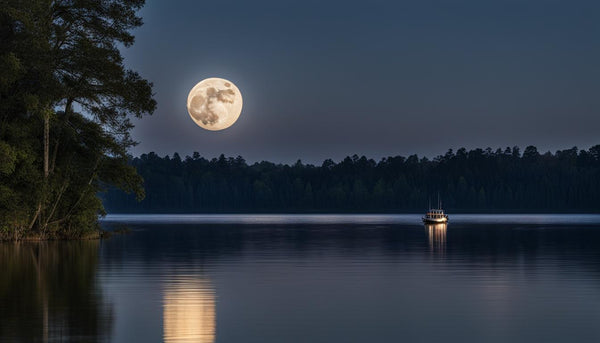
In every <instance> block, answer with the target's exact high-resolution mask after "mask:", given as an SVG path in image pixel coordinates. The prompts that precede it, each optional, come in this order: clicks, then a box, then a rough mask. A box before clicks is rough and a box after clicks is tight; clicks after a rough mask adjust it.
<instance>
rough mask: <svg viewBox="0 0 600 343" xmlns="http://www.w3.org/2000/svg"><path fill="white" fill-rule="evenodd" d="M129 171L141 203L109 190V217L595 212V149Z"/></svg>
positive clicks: (164, 161) (189, 162)
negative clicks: (139, 179) (430, 208)
mask: <svg viewBox="0 0 600 343" xmlns="http://www.w3.org/2000/svg"><path fill="white" fill-rule="evenodd" d="M131 164H132V166H134V167H135V168H137V170H138V171H139V173H140V174H141V175H142V176H143V177H144V179H145V189H146V194H147V196H146V199H144V201H142V202H141V203H137V202H135V201H133V199H132V197H131V196H127V195H125V194H123V193H121V192H119V191H116V190H111V191H109V192H108V194H106V196H105V206H106V207H107V209H108V210H109V211H110V212H117V213H119V212H120V213H127V212H138V213H139V212H142V213H154V212H191V213H195V212H256V211H259V212H271V211H272V212H402V211H419V212H420V211H423V210H424V209H425V208H426V207H427V205H428V200H429V199H431V200H432V203H433V204H434V203H435V202H436V201H437V194H438V193H439V194H440V195H441V197H442V199H443V204H444V207H445V208H447V209H450V210H453V211H486V212H487V211H492V212H493V211H551V212H552V211H561V212H562V211H598V209H600V145H596V146H594V147H592V148H590V149H589V150H587V151H586V150H578V149H577V148H572V149H567V150H562V151H557V152H555V153H554V154H552V153H545V154H543V155H542V154H539V153H538V151H537V149H536V148H535V147H533V146H530V147H527V148H526V149H525V150H524V152H523V154H521V152H520V150H519V148H518V147H514V148H506V149H505V150H502V149H498V150H496V151H493V150H492V149H490V148H488V149H485V150H482V149H474V150H471V151H467V150H466V149H464V148H463V149H459V150H458V151H456V152H454V151H452V150H449V151H448V152H447V153H446V154H444V155H442V156H438V157H436V158H434V159H433V160H429V159H427V158H419V157H418V156H417V155H411V156H409V157H402V156H396V157H387V158H384V159H382V160H381V161H379V162H376V161H374V160H372V159H367V158H366V157H364V156H363V157H359V156H356V155H354V156H352V157H346V158H345V159H344V160H342V161H341V162H339V163H335V162H333V161H332V160H329V159H328V160H325V161H324V162H323V163H322V164H321V166H314V165H310V164H303V163H302V162H300V161H298V162H297V163H295V164H293V165H283V164H274V163H270V162H260V163H254V164H252V165H248V164H247V163H246V162H245V161H244V159H243V158H241V157H237V158H231V157H230V158H226V157H225V156H223V155H221V156H220V157H219V158H214V159H212V160H207V159H205V158H202V157H201V156H200V154H199V153H194V154H193V156H188V157H186V158H185V159H183V160H181V158H180V156H179V155H178V154H174V155H173V156H172V157H169V156H165V157H162V158H161V157H159V156H158V155H156V154H154V153H150V154H144V155H141V156H140V157H138V158H134V159H133V160H132V161H131Z"/></svg>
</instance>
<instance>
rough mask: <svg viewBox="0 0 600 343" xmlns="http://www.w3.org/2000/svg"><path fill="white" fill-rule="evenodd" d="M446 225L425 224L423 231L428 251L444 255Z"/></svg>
mask: <svg viewBox="0 0 600 343" xmlns="http://www.w3.org/2000/svg"><path fill="white" fill-rule="evenodd" d="M447 228H448V223H437V224H429V223H426V224H425V231H427V237H428V238H429V249H430V250H431V251H435V252H440V253H444V252H445V250H446V229H447Z"/></svg>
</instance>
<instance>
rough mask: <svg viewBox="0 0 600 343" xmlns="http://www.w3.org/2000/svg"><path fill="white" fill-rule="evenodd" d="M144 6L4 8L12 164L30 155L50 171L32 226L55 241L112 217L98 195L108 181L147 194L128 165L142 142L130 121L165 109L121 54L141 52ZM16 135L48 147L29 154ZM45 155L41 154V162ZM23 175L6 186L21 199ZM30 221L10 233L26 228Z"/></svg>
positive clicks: (0, 134) (5, 132) (76, 3)
mask: <svg viewBox="0 0 600 343" xmlns="http://www.w3.org/2000/svg"><path fill="white" fill-rule="evenodd" d="M143 4H144V1H143V0H54V1H51V0H30V1H19V0H4V1H3V4H2V6H1V7H0V18H1V19H0V20H1V26H2V38H3V42H6V43H7V44H4V43H3V49H2V51H1V55H0V58H1V61H2V64H3V66H6V67H7V68H6V72H3V73H2V74H0V93H1V94H0V96H1V97H2V100H3V101H4V100H6V104H7V105H6V106H4V104H3V105H2V107H0V110H1V111H2V112H1V113H0V116H1V120H2V128H1V129H0V142H4V144H6V146H5V149H4V150H6V151H7V153H5V154H4V155H5V156H8V157H5V158H8V159H10V156H12V155H15V154H16V155H17V157H16V158H17V159H18V157H19V156H21V155H22V157H23V158H24V159H26V158H29V159H30V160H31V161H30V162H31V164H32V165H33V166H39V170H40V173H39V174H38V175H29V176H28V177H29V178H30V179H31V181H32V182H33V181H35V183H36V184H37V185H38V186H39V187H37V188H38V189H39V190H40V191H39V192H37V193H36V194H35V195H34V196H33V198H34V199H35V202H36V205H34V206H33V207H31V204H29V206H28V207H27V208H28V210H26V211H25V212H26V214H25V217H27V219H28V220H27V221H28V222H29V224H28V225H27V227H26V228H28V229H35V230H37V231H39V232H40V233H42V234H48V233H51V232H53V231H61V230H62V231H64V230H65V228H69V227H75V226H78V227H82V228H89V227H92V226H93V225H94V223H95V222H96V219H95V218H96V217H97V214H98V213H102V206H101V203H100V202H99V201H98V199H97V198H96V193H97V191H99V190H100V189H101V187H102V184H103V182H105V183H108V184H114V185H116V186H118V187H120V188H122V189H124V190H125V191H128V192H131V191H133V192H136V193H137V194H138V195H139V196H140V197H141V196H143V190H142V188H141V182H142V180H141V178H140V177H139V176H137V174H136V173H135V170H134V169H133V168H132V167H130V166H128V165H127V155H126V153H127V148H129V147H131V146H132V145H134V144H135V142H134V141H133V140H132V139H131V136H130V131H131V129H132V127H133V125H132V123H131V120H130V118H131V117H132V116H135V117H142V116H143V115H146V114H151V113H152V112H153V111H154V109H155V107H156V102H155V101H154V100H153V98H152V84H151V83H149V82H148V81H146V80H144V79H143V78H142V77H141V76H140V75H139V74H138V73H136V72H134V71H132V70H129V69H127V68H126V67H125V66H124V64H123V58H122V56H121V53H120V50H119V48H120V47H121V46H122V47H125V48H126V47H129V46H131V45H132V44H133V42H134V37H133V35H132V34H131V30H132V29H133V28H135V27H138V26H140V25H142V20H141V18H140V17H139V16H137V15H136V13H137V11H138V10H139V9H140V8H141V7H142V6H143ZM3 69H4V68H3ZM37 123H39V124H40V128H38V127H37ZM15 131H21V132H22V133H23V135H25V136H27V137H28V138H29V140H30V141H32V140H35V139H34V138H35V137H40V138H41V144H39V145H37V144H36V143H33V142H32V143H31V146H30V147H29V149H28V150H27V151H25V152H24V153H23V154H21V155H19V154H17V151H18V150H20V149H19V147H18V141H16V139H15V137H16V136H18V135H16V134H15ZM40 138H38V139H40ZM1 147H2V146H0V154H1V153H2V151H3V150H2V149H1ZM38 149H39V150H38ZM35 151H39V153H38V154H39V155H38V154H36V157H34V158H32V154H33V153H34V152H35ZM11 154H12V155H11ZM38 156H39V157H38ZM0 158H3V157H2V156H0ZM14 173H15V172H14V171H13V172H12V173H4V174H3V179H2V185H5V186H6V187H7V188H11V189H12V190H13V193H14V194H16V195H18V194H19V193H20V192H21V190H20V189H19V188H18V187H17V185H13V186H10V179H11V178H13V177H15V175H13V174H14ZM33 174H35V173H33ZM28 177H25V179H27V178H28ZM0 200H1V199H0ZM8 211H10V209H8ZM76 218H77V219H76ZM22 219H23V218H22V215H21V216H20V217H19V220H16V221H14V220H13V221H12V222H11V223H8V224H7V223H2V225H4V226H5V227H7V225H17V226H19V227H20V229H21V230H23V225H22V223H23V220H22Z"/></svg>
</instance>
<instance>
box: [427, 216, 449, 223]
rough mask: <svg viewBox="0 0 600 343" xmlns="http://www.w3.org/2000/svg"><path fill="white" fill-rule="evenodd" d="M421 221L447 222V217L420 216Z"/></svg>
mask: <svg viewBox="0 0 600 343" xmlns="http://www.w3.org/2000/svg"><path fill="white" fill-rule="evenodd" d="M421 219H422V220H423V223H447V222H448V218H425V217H423V218H421Z"/></svg>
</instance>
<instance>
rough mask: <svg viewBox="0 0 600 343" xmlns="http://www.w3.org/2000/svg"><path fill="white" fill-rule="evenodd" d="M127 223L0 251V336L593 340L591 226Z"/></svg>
mask: <svg viewBox="0 0 600 343" xmlns="http://www.w3.org/2000/svg"><path fill="white" fill-rule="evenodd" d="M120 218H121V219H122V220H124V219H123V218H124V217H120ZM128 218H131V221H124V222H125V223H128V224H129V225H131V228H132V232H131V233H130V234H124V235H114V236H113V237H111V238H110V239H109V240H104V241H101V242H88V244H84V243H81V242H80V243H76V244H75V245H70V244H66V243H65V244H62V243H57V244H47V245H42V246H41V247H43V248H42V249H39V248H27V249H23V248H22V247H23V245H21V246H20V247H19V246H18V245H13V244H2V245H0V257H2V260H1V263H2V267H3V269H2V270H3V272H2V274H0V300H1V301H0V341H43V340H44V339H45V338H47V340H48V341H52V340H54V341H61V340H62V341H81V340H84V341H110V342H133V341H143V342H161V341H167V342H185V341H188V342H267V343H269V342H369V341H373V342H381V341H384V342H391V341H420V342H440V341H442V342H538V341H544V342H565V341H578V342H598V341H600V327H598V325H597V323H598V322H600V216H587V215H586V216H580V217H578V216H576V215H568V216H553V217H550V218H555V219H556V220H555V221H551V222H548V221H550V219H548V218H545V217H544V218H542V217H540V216H539V215H524V216H523V215H518V216H505V215H503V216H481V221H480V222H478V221H477V218H478V217H477V216H465V217H459V216H451V217H450V220H451V222H450V223H449V224H447V225H441V226H440V225H423V224H421V223H420V218H419V216H418V215H414V218H413V219H414V220H412V221H409V218H412V217H405V216H375V215H373V216H343V215H331V216H317V217H315V216H308V217H307V218H301V216H296V215H294V216H276V215H269V216H252V215H251V216H247V217H246V218H244V216H235V217H233V218H229V217H227V216H208V217H202V218H201V219H198V217H194V216H192V217H187V218H186V217H184V218H182V222H183V224H181V223H179V221H178V219H177V218H179V216H171V217H166V218H168V220H167V219H165V217H155V216H152V217H148V218H145V217H140V216H134V217H128ZM157 218H158V219H157ZM219 218H220V219H219ZM578 218H579V219H578ZM533 219H535V220H533ZM114 220H115V218H114V217H112V218H111V219H110V220H107V221H106V222H105V224H104V225H105V226H106V227H107V228H110V225H112V224H113V223H118V224H121V223H123V222H115V221H114ZM165 221H166V222H165ZM528 221H532V222H533V223H531V222H528ZM242 223H243V224H242ZM340 223H341V224H340ZM246 224H251V225H246ZM34 247H35V245H34ZM41 261H43V263H40V262H41ZM44 309H47V313H46V312H45V311H44ZM46 322H47V323H48V325H46V326H45V325H44V323H46Z"/></svg>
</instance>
